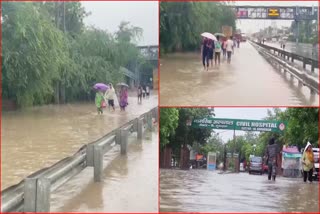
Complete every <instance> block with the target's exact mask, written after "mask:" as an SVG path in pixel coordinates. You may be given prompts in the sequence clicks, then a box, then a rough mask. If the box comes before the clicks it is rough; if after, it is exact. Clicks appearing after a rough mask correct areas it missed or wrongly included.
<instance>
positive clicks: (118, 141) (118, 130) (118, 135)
mask: <svg viewBox="0 0 320 214" xmlns="http://www.w3.org/2000/svg"><path fill="white" fill-rule="evenodd" d="M115 134H116V144H119V145H120V144H121V130H120V129H117V130H116V131H115Z"/></svg>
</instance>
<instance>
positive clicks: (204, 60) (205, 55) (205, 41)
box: [201, 37, 209, 70]
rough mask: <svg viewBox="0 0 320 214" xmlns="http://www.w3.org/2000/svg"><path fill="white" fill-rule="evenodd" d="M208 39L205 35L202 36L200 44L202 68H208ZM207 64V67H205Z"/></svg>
mask: <svg viewBox="0 0 320 214" xmlns="http://www.w3.org/2000/svg"><path fill="white" fill-rule="evenodd" d="M208 42H209V39H207V38H206V37H204V38H203V41H202V45H201V57H202V64H203V68H204V70H205V69H206V68H207V70H208V68H209V48H208ZM206 64H207V67H206Z"/></svg>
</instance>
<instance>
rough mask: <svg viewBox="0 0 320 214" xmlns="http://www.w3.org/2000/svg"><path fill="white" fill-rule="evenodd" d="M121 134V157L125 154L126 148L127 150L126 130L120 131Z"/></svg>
mask: <svg viewBox="0 0 320 214" xmlns="http://www.w3.org/2000/svg"><path fill="white" fill-rule="evenodd" d="M120 133H121V142H120V153H121V155H125V154H127V148H128V133H129V132H128V129H127V128H123V129H121V131H120Z"/></svg>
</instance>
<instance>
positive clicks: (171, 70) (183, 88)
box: [160, 42, 319, 106]
mask: <svg viewBox="0 0 320 214" xmlns="http://www.w3.org/2000/svg"><path fill="white" fill-rule="evenodd" d="M160 64H161V66H160V105H163V106H181V105H183V106H190V105H193V106H201V105H202V106H203V105H220V106H240V105H254V106H257V105H263V106H274V105H277V106H300V105H315V106H316V105H318V102H319V100H318V96H317V95H316V96H311V95H310V90H309V89H308V88H307V87H303V88H301V89H299V88H297V82H296V81H294V82H290V80H289V78H288V77H285V76H283V75H281V74H280V73H279V72H278V71H276V70H274V68H273V67H272V66H271V65H270V64H269V63H268V62H267V61H266V60H265V59H264V58H263V57H262V56H261V55H259V53H258V52H257V51H256V50H255V49H254V47H253V46H251V45H250V44H249V43H248V42H246V43H242V44H241V47H240V48H239V49H237V48H236V49H235V54H234V55H232V61H231V64H227V63H226V61H224V60H223V61H222V64H221V66H220V68H219V69H218V68H211V69H209V71H204V69H203V66H202V61H201V59H200V54H199V53H177V54H170V55H167V56H164V57H162V58H161V62H160Z"/></svg>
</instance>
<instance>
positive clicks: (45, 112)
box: [1, 91, 158, 189]
mask: <svg viewBox="0 0 320 214" xmlns="http://www.w3.org/2000/svg"><path fill="white" fill-rule="evenodd" d="M152 93H153V94H154V96H151V97H150V98H149V99H144V100H143V102H142V104H138V103H137V97H129V106H128V107H127V109H126V112H120V110H119V108H117V109H116V111H115V112H110V111H105V113H104V114H103V115H97V110H96V107H95V105H94V103H93V102H92V103H78V104H66V105H49V106H41V107H33V108H29V109H24V110H19V111H12V112H3V113H2V127H1V128H2V130H1V131H2V132H1V133H2V136H1V146H2V150H1V151H2V152H1V156H2V157H1V160H2V162H1V164H2V165H1V166H2V169H1V170H2V176H1V182H2V183H1V184H2V185H1V188H2V189H5V188H6V187H9V186H11V185H14V184H16V183H18V182H20V181H21V180H22V179H23V178H25V177H27V176H28V175H30V174H31V173H33V172H35V171H37V170H40V169H42V168H44V167H49V166H51V165H52V164H54V163H56V162H58V161H59V160H61V159H63V158H65V157H68V156H70V155H73V154H74V153H75V152H76V151H78V149H79V148H80V147H81V146H82V145H84V144H88V143H91V142H93V141H95V140H97V139H99V138H101V137H103V136H104V135H106V134H107V133H108V132H110V131H112V130H114V129H116V128H118V127H120V126H122V125H123V124H125V123H126V122H129V121H130V120H132V119H134V118H136V117H138V116H140V115H142V114H143V113H145V112H148V111H149V110H151V109H152V108H154V107H156V106H158V97H157V91H155V92H152ZM134 94H136V93H134Z"/></svg>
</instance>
